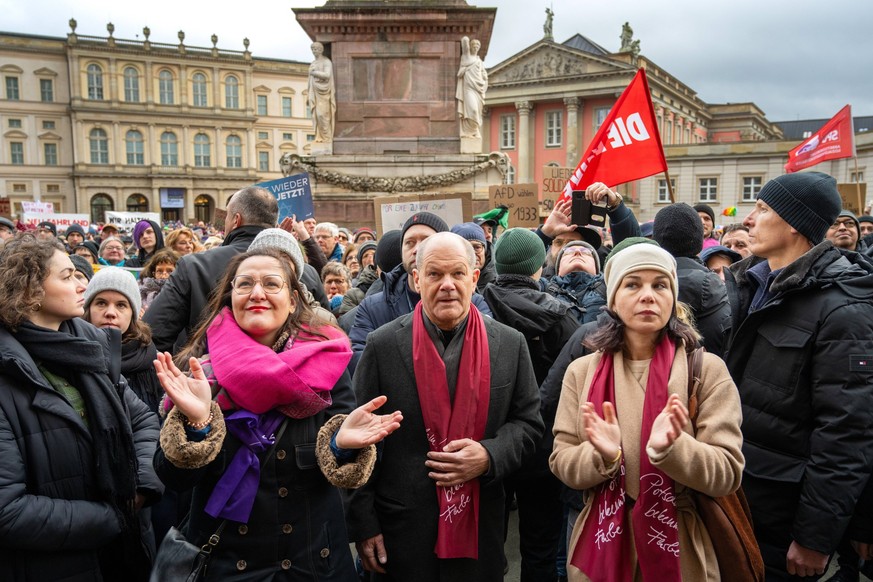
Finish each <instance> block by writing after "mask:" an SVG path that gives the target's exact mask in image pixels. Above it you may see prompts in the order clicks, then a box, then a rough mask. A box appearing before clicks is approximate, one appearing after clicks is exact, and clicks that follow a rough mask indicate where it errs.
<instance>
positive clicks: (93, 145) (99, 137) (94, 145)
mask: <svg viewBox="0 0 873 582" xmlns="http://www.w3.org/2000/svg"><path fill="white" fill-rule="evenodd" d="M88 143H89V146H90V150H91V163H92V164H108V163H109V138H108V137H107V135H106V132H105V131H103V130H102V129H100V128H98V127H95V128H94V129H92V130H91V133H90V134H88Z"/></svg>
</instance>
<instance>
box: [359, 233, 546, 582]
mask: <svg viewBox="0 0 873 582" xmlns="http://www.w3.org/2000/svg"><path fill="white" fill-rule="evenodd" d="M419 249H420V251H419V255H418V258H417V262H416V269H415V271H414V277H415V280H416V284H417V285H418V288H419V289H421V303H420V304H419V305H418V306H417V307H416V310H415V311H414V312H413V313H411V314H408V315H405V316H403V317H400V318H399V319H397V320H395V321H393V322H391V323H390V324H388V325H385V326H383V327H381V328H380V329H378V330H376V331H375V332H373V333H372V334H371V335H370V338H369V340H368V341H367V347H366V349H365V350H364V355H363V357H362V358H361V363H360V365H359V366H358V370H357V373H356V374H355V378H354V386H355V393H356V395H357V397H358V400H360V401H362V402H363V401H364V400H365V399H368V398H373V397H375V396H376V395H378V394H385V395H387V396H388V399H389V400H390V401H391V402H392V406H395V407H396V408H398V409H399V410H401V411H402V412H403V427H404V428H403V429H402V430H400V431H397V432H396V433H395V434H393V435H391V436H389V437H388V438H386V439H385V441H384V442H383V449H382V452H381V455H380V457H379V459H378V460H377V462H376V467H375V469H374V472H373V475H372V477H371V478H370V480H369V482H368V483H367V484H366V485H365V486H364V487H362V488H361V489H358V490H356V491H355V492H354V493H353V494H352V498H351V502H350V507H349V514H348V524H349V534H350V535H349V537H350V539H352V540H354V541H355V542H356V543H357V546H358V553H359V554H360V556H361V558H362V560H363V563H364V567H365V568H366V569H367V570H369V571H371V572H374V573H375V574H374V576H375V578H374V579H375V580H389V581H398V582H406V581H408V580H416V581H417V582H483V581H488V582H500V581H502V580H503V535H502V534H503V527H502V526H503V519H504V500H505V499H504V494H503V483H502V480H503V479H504V478H505V477H507V476H508V475H510V474H512V473H513V472H515V471H516V470H518V469H519V467H521V465H522V463H523V462H524V460H525V459H526V458H528V457H529V456H530V455H532V454H533V452H534V449H535V447H536V443H537V441H538V440H539V438H540V436H541V435H542V430H543V425H542V421H541V420H540V416H539V397H538V395H537V385H536V379H535V377H534V373H533V369H532V367H531V363H530V357H529V355H528V352H527V346H526V344H525V341H524V337H523V336H522V335H521V334H520V333H519V332H518V331H516V330H513V329H512V328H510V327H507V326H505V325H503V324H500V323H497V322H496V321H494V320H492V319H491V318H488V317H483V316H481V315H480V314H479V313H478V312H477V311H476V310H474V309H471V308H470V307H471V297H472V295H473V291H474V289H475V287H476V279H477V276H478V272H477V271H476V269H475V268H474V260H475V259H474V256H473V249H472V248H471V247H470V244H469V243H468V242H467V241H465V240H463V239H462V238H461V237H459V236H457V235H455V234H453V233H441V234H435V235H434V236H432V237H430V238H429V239H427V241H425V242H424V244H423V245H421V246H420V247H419ZM428 371H431V373H427V372H428ZM433 372H435V373H433ZM423 379H426V380H423ZM474 394H475V396H476V398H475V402H476V404H472V405H471V401H472V400H473V396H474ZM432 399H436V400H438V401H439V402H440V403H445V404H444V406H434V405H432V404H431V401H432ZM440 399H442V400H440ZM462 405H463V406H464V407H463V408H461V406H462ZM483 405H486V406H487V409H485V410H483V409H482V408H481V407H482V406H483ZM474 417H475V418H476V419H477V420H476V422H475V423H473V424H472V425H471V426H472V427H473V428H472V429H471V430H469V431H467V430H453V427H458V426H463V424H461V423H462V422H466V421H465V419H467V420H470V419H471V418H474ZM449 418H451V422H449ZM480 423H481V424H480ZM445 425H448V430H447V431H446V430H445ZM461 435H468V436H466V437H461ZM477 491H478V492H477ZM476 497H478V499H476ZM472 511H478V526H477V527H475V526H473V525H472V524H471V523H470V521H472V520H474V518H475V517H476V516H473V515H472V514H471V512H472ZM468 520H470V521H468ZM463 524H466V527H462V525H463ZM438 540H439V541H440V544H439V547H437V542H438ZM456 553H460V554H461V555H454V554H456ZM447 554H453V555H447Z"/></svg>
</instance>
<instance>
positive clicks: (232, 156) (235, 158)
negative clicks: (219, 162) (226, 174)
mask: <svg viewBox="0 0 873 582" xmlns="http://www.w3.org/2000/svg"><path fill="white" fill-rule="evenodd" d="M227 167H228V168H242V139H240V137H239V136H237V135H231V136H229V137H228V138H227Z"/></svg>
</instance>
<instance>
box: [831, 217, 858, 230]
mask: <svg viewBox="0 0 873 582" xmlns="http://www.w3.org/2000/svg"><path fill="white" fill-rule="evenodd" d="M841 226H845V227H846V228H847V229H849V228H852V227H853V226H855V221H854V220H852V219H851V218H847V219H846V220H838V221H836V222H835V223H833V224H832V225H831V228H832V229H834V230H839V228H840V227H841Z"/></svg>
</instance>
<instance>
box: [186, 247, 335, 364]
mask: <svg viewBox="0 0 873 582" xmlns="http://www.w3.org/2000/svg"><path fill="white" fill-rule="evenodd" d="M260 256H263V257H272V258H274V259H276V260H277V261H278V262H279V264H280V265H281V266H282V271H283V273H282V276H283V278H284V279H285V281H286V282H287V284H288V292H289V293H290V294H291V297H292V298H293V299H294V300H295V301H294V303H295V308H294V311H292V312H291V313H290V314H289V315H288V319H287V320H285V325H284V326H282V329H281V330H280V331H279V336H282V335H283V334H285V333H286V332H287V334H288V336H287V337H296V336H297V334H298V332H299V331H300V330H301V329H302V328H303V327H306V328H307V329H306V331H307V332H308V333H311V334H313V335H316V336H318V337H320V338H322V339H328V338H327V336H326V335H324V334H322V333H321V332H320V331H319V330H320V329H321V328H323V327H325V326H329V325H330V324H329V323H327V322H326V321H324V320H323V319H321V318H319V317H318V316H317V315H316V314H315V312H314V311H313V310H312V308H311V307H310V306H309V305H308V304H307V303H306V299H305V298H304V292H303V288H302V287H301V286H300V282H299V280H298V279H297V275H296V274H295V272H294V266H293V265H292V264H291V260H290V259H289V258H288V257H287V256H286V255H285V254H284V253H282V252H280V251H278V250H274V249H270V248H263V249H258V250H253V251H248V252H246V253H242V254H239V255H237V256H235V257H234V258H233V259H231V261H230V263H229V264H228V265H227V270H226V271H225V272H224V276H222V278H221V281H220V282H219V284H218V286H217V287H216V288H215V290H214V291H213V292H212V294H211V295H210V297H209V303H208V304H207V305H206V309H205V315H204V317H203V319H202V320H201V323H200V325H198V326H197V329H195V330H194V333H193V334H192V335H191V338H190V339H189V340H188V343H187V344H185V347H184V348H183V349H182V351H180V352H179V353H178V354H177V355H176V357H175V361H176V365H177V366H179V368H180V369H183V370H187V369H188V359H189V358H192V357H193V358H199V357H200V356H202V355H203V354H204V353H206V350H207V346H206V330H207V329H209V326H210V325H212V322H213V320H214V319H215V318H216V317H219V316H220V314H221V310H222V309H224V308H225V307H227V308H229V309H230V308H232V298H233V278H234V277H236V273H237V271H238V270H239V266H240V265H241V264H242V263H243V261H245V260H246V259H248V258H251V257H260Z"/></svg>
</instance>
